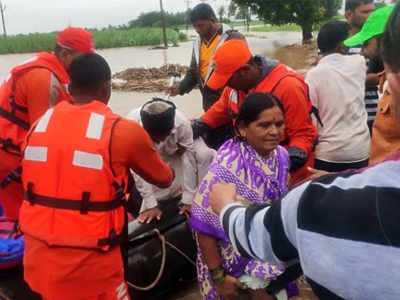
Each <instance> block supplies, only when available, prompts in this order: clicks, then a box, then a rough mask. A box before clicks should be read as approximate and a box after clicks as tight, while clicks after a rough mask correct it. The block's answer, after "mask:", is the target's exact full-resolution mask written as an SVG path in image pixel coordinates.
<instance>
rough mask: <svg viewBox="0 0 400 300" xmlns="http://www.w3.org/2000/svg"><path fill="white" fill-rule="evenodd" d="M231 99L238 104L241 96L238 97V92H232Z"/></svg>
mask: <svg viewBox="0 0 400 300" xmlns="http://www.w3.org/2000/svg"><path fill="white" fill-rule="evenodd" d="M229 99H230V100H231V101H232V102H233V103H235V104H238V103H239V95H238V93H237V91H235V90H231V93H230V94H229Z"/></svg>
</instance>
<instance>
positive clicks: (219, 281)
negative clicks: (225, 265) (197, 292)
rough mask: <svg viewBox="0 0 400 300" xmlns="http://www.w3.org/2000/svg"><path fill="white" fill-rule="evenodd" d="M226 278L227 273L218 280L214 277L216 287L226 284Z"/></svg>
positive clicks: (222, 274)
mask: <svg viewBox="0 0 400 300" xmlns="http://www.w3.org/2000/svg"><path fill="white" fill-rule="evenodd" d="M225 278H226V274H225V272H222V273H221V276H219V277H217V278H215V277H213V278H212V281H213V282H214V284H215V285H220V284H223V283H224V282H225Z"/></svg>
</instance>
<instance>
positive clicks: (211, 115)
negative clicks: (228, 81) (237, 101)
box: [201, 87, 232, 128]
mask: <svg viewBox="0 0 400 300" xmlns="http://www.w3.org/2000/svg"><path fill="white" fill-rule="evenodd" d="M230 90H231V89H230V88H228V87H226V88H225V89H224V90H223V92H222V94H221V97H220V98H219V99H218V100H217V101H216V102H215V103H214V104H213V105H212V106H211V107H210V108H209V109H208V110H207V111H206V112H205V113H204V114H203V115H202V116H201V119H202V120H203V121H204V122H205V123H206V124H207V125H208V126H209V127H211V128H218V127H220V126H222V125H225V124H228V123H229V122H231V121H232V117H231V115H230V114H229V92H230Z"/></svg>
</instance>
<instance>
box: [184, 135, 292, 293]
mask: <svg viewBox="0 0 400 300" xmlns="http://www.w3.org/2000/svg"><path fill="white" fill-rule="evenodd" d="M288 176H289V157H288V154H287V151H286V150H285V149H284V148H283V147H281V146H278V147H277V148H276V149H275V150H274V151H273V152H272V153H271V155H270V157H269V158H263V157H262V156H260V155H259V154H258V153H257V152H256V151H255V150H254V149H253V148H252V147H251V146H250V145H248V144H247V143H246V142H242V141H239V140H238V139H237V138H234V139H231V140H228V141H227V142H225V144H223V145H222V146H221V148H220V149H219V150H218V153H217V156H216V158H215V159H214V161H213V162H212V163H211V165H210V167H209V171H208V173H207V175H206V176H205V177H204V179H203V181H202V182H201V184H200V186H199V190H198V192H197V194H196V196H195V199H194V200H193V204H192V216H191V220H190V223H191V226H192V228H193V230H194V231H195V232H198V233H202V234H205V235H208V236H211V237H213V238H215V239H216V241H217V244H218V248H219V250H220V251H219V252H220V255H221V258H222V260H223V267H224V269H225V272H226V273H227V274H229V275H231V276H234V277H236V278H239V277H240V276H242V275H248V276H251V277H256V278H259V279H262V280H273V279H275V278H276V277H277V276H278V275H279V274H281V273H282V271H283V270H282V269H281V268H280V267H278V266H274V265H270V264H268V263H263V262H260V261H256V260H252V259H248V258H245V257H242V256H240V255H239V254H238V253H237V252H236V251H235V249H234V248H233V246H232V244H231V243H230V242H229V239H228V237H227V236H226V234H225V232H224V230H223V228H222V227H221V225H220V223H219V219H218V216H217V215H216V214H215V213H214V212H213V211H212V209H211V207H210V204H209V194H210V191H211V187H212V186H213V185H214V184H216V183H234V184H235V185H236V186H237V192H238V197H239V198H240V200H242V202H244V203H246V204H248V205H250V204H253V203H255V204H272V203H273V202H274V201H275V200H277V199H279V198H281V197H282V196H283V195H285V194H286V192H287V190H288V188H287V185H288ZM197 269H198V270H197V271H198V280H199V283H200V289H201V292H202V295H203V297H204V299H207V300H208V299H210V300H211V299H213V300H216V299H223V298H218V297H217V295H216V292H215V288H214V286H213V282H212V280H211V277H210V274H209V271H208V268H207V265H206V264H205V262H204V259H203V257H202V254H201V252H200V251H199V253H198V259H197Z"/></svg>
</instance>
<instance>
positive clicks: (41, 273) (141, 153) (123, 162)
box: [20, 53, 174, 300]
mask: <svg viewBox="0 0 400 300" xmlns="http://www.w3.org/2000/svg"><path fill="white" fill-rule="evenodd" d="M69 75H70V78H71V83H70V86H69V90H70V92H71V95H72V96H73V98H74V103H73V104H72V103H69V102H67V101H63V102H61V103H59V104H58V105H56V106H55V107H54V108H50V109H48V110H47V111H46V112H45V114H44V115H43V116H42V117H41V118H40V119H39V121H38V122H37V123H36V124H35V125H34V126H33V127H32V128H31V131H30V132H29V134H28V137H27V141H26V147H25V148H24V149H25V150H24V157H23V160H22V168H23V172H22V182H23V187H24V190H25V195H24V201H23V203H22V206H21V211H20V224H21V229H22V231H23V233H24V234H25V243H26V250H25V257H24V276H25V280H26V282H27V283H28V284H29V286H30V287H31V289H32V290H33V291H35V292H37V293H39V294H41V295H42V297H43V299H44V300H71V299H74V300H75V299H82V300H86V299H90V300H92V299H101V300H111V299H112V300H114V299H115V300H116V299H119V300H127V299H129V295H128V291H127V287H126V285H125V282H124V270H123V262H122V258H121V251H120V247H119V242H120V241H121V236H122V233H123V228H124V224H125V212H124V202H125V201H126V198H125V191H126V190H127V189H128V186H127V181H128V172H129V169H132V170H133V171H134V172H136V173H137V174H140V176H141V177H142V178H145V179H146V180H147V181H148V182H150V183H152V184H155V185H157V186H158V187H160V188H167V187H168V186H169V185H170V184H171V183H172V181H173V179H174V174H173V171H172V170H171V169H170V168H169V167H168V165H167V164H166V163H165V162H163V161H162V159H161V157H160V156H159V155H158V154H157V152H156V150H155V149H154V148H153V146H152V142H151V139H150V137H149V136H148V134H147V133H146V131H145V130H144V129H143V128H142V127H141V126H140V125H139V124H137V123H136V122H133V121H130V120H127V119H122V118H121V117H120V116H118V115H116V114H114V113H113V112H112V111H111V109H109V108H108V107H107V103H108V101H109V98H110V94H111V71H110V68H109V66H108V64H107V62H106V61H105V60H104V59H103V58H102V57H101V56H99V55H97V54H93V53H91V54H89V53H88V54H82V55H81V56H79V57H77V58H76V59H75V60H74V61H73V62H72V63H71V66H70V69H69Z"/></svg>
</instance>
